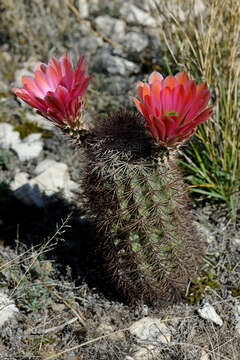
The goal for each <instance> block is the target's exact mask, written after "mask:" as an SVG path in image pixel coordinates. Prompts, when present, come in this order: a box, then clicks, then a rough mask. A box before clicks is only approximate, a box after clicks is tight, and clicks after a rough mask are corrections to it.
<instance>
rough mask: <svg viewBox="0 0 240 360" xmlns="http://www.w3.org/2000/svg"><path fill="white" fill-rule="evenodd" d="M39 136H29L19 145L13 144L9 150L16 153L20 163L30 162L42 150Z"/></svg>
mask: <svg viewBox="0 0 240 360" xmlns="http://www.w3.org/2000/svg"><path fill="white" fill-rule="evenodd" d="M41 136H42V135H41V134H40V133H35V134H30V135H28V136H27V137H25V138H24V139H23V141H21V142H19V143H15V144H14V145H12V146H11V148H12V149H13V150H14V151H15V152H16V153H17V155H18V157H19V159H20V160H21V161H25V160H31V159H34V158H36V157H38V155H39V154H40V152H41V151H42V148H43V142H42V140H41Z"/></svg>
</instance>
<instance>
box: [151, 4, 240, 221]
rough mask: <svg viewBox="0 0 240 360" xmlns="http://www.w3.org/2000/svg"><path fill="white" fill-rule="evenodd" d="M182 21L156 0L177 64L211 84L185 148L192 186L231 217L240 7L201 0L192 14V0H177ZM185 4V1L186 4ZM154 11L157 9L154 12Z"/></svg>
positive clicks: (238, 151)
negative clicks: (208, 109)
mask: <svg viewBox="0 0 240 360" xmlns="http://www.w3.org/2000/svg"><path fill="white" fill-rule="evenodd" d="M177 3H179V4H180V5H181V6H182V8H184V9H185V12H186V13H185V16H186V20H185V21H184V22H182V21H181V20H180V17H179V15H178V12H174V13H173V12H171V11H169V10H168V9H167V6H164V4H165V5H167V2H159V1H157V0H155V5H156V8H157V9H158V13H159V14H162V13H163V12H164V14H165V16H166V17H167V21H168V26H165V27H164V33H161V34H160V37H161V38H162V39H163V40H164V41H165V43H166V44H167V47H168V49H169V54H170V56H171V57H172V59H173V61H174V62H175V64H176V65H177V66H178V68H179V70H186V71H188V72H189V73H190V74H192V75H193V77H195V78H196V79H197V80H205V81H207V83H208V84H209V86H210V89H211V94H212V102H213V105H214V114H213V117H212V119H211V120H209V121H207V122H206V123H205V124H204V125H202V126H201V127H200V128H199V130H198V132H197V137H195V138H193V139H192V140H191V142H190V149H189V150H188V151H185V158H186V160H187V161H188V164H187V166H188V168H189V169H190V171H191V176H190V177H189V178H190V180H191V182H192V190H193V191H195V192H198V193H199V194H201V195H203V196H202V198H206V197H210V198H213V199H215V200H221V201H224V202H226V204H227V205H228V208H229V211H230V215H231V217H232V219H233V221H235V220H236V216H237V208H238V207H239V194H240V188H239V183H240V181H239V179H240V127H239V116H240V107H239V101H240V58H239V55H240V20H239V19H240V8H239V1H238V0H213V1H211V3H210V6H209V2H207V1H204V4H205V6H206V8H205V11H204V13H202V14H200V15H199V16H194V1H178V2H177ZM189 5H190V6H189ZM155 13H156V12H155Z"/></svg>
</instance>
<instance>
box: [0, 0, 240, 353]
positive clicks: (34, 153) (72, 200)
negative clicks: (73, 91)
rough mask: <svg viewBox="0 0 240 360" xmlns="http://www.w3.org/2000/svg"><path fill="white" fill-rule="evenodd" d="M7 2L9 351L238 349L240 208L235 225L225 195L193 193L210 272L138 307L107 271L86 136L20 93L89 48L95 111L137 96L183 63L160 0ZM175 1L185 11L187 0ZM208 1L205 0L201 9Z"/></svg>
mask: <svg viewBox="0 0 240 360" xmlns="http://www.w3.org/2000/svg"><path fill="white" fill-rule="evenodd" d="M10 3H11V2H9V3H8V2H7V1H2V2H1V4H0V7H1V10H3V12H2V13H3V15H2V16H3V17H2V19H1V20H2V21H1V22H0V24H1V25H0V34H1V37H0V64H1V66H0V170H1V172H0V327H1V331H0V360H1V359H2V360H7V359H11V360H14V359H22V360H24V359H55V358H61V359H73V360H76V359H91V360H94V359H100V360H105V359H111V360H112V359H121V360H141V359H143V360H145V359H163V360H168V359H169V360H172V359H175V360H180V359H184V360H194V359H196V360H211V359H214V360H225V359H226V360H238V359H240V281H239V271H240V264H239V253H240V214H239V215H238V218H237V223H236V225H235V226H234V225H233V224H232V223H231V221H230V220H229V219H228V214H227V210H226V208H225V206H224V205H223V204H215V205H214V206H213V205H212V204H210V203H208V202H207V201H205V202H204V203H202V204H201V205H199V204H198V205H196V204H195V203H194V202H193V203H192V210H191V211H192V212H193V213H194V216H195V219H196V225H197V228H198V231H200V232H201V233H202V235H203V238H204V239H205V243H206V252H205V260H204V265H203V269H202V273H201V276H200V277H199V279H197V280H195V282H194V284H192V285H191V287H190V288H189V290H188V293H187V294H186V297H185V299H183V301H182V302H181V303H179V304H175V305H169V306H166V307H164V308H150V307H148V306H147V305H145V304H137V305H136V306H134V307H129V306H128V305H127V304H125V303H124V302H123V301H122V299H119V298H118V297H117V294H115V293H114V290H113V289H109V287H108V286H107V284H105V283H104V281H101V276H97V274H96V273H97V269H98V266H99V264H98V261H97V260H98V259H95V258H94V257H91V246H92V244H93V239H94V234H93V233H92V231H91V229H90V227H89V225H88V222H87V220H86V216H85V213H84V204H85V201H86V199H85V198H84V193H83V192H82V190H81V181H82V180H81V173H82V169H83V160H82V154H81V149H76V148H74V147H73V145H72V144H71V143H70V142H69V141H67V139H66V138H64V137H63V135H62V134H61V133H60V132H59V131H58V130H57V129H55V128H53V127H52V126H51V124H49V123H47V122H46V121H45V120H43V119H42V118H41V117H40V116H38V115H36V114H35V112H34V111H32V110H31V109H30V108H29V107H28V106H27V105H25V104H23V103H22V102H21V103H19V101H18V100H17V99H16V98H15V97H14V95H13V94H12V93H11V88H12V87H13V86H16V87H18V86H19V87H20V86H21V77H22V75H23V74H24V75H26V74H28V73H29V74H31V71H32V70H33V68H34V66H35V64H36V62H37V61H39V60H42V61H47V58H48V56H49V55H52V54H55V55H57V56H58V55H60V54H62V53H63V52H65V51H67V52H69V53H71V56H72V58H73V60H74V61H75V62H76V60H77V58H78V56H79V55H80V54H83V53H85V54H86V56H87V59H88V63H89V73H94V78H93V80H92V83H91V85H90V87H89V91H88V95H87V99H86V112H85V117H86V119H87V121H89V122H91V120H92V119H93V118H94V117H96V116H104V114H106V113H109V112H111V111H114V110H115V109H117V108H119V107H126V106H129V107H132V106H133V105H132V101H131V98H130V95H135V94H136V89H135V87H136V82H137V80H140V79H141V80H142V79H143V78H146V76H147V74H149V72H151V71H152V70H153V69H156V70H159V71H161V72H162V73H163V74H164V75H166V74H167V73H168V69H169V66H170V65H171V69H172V70H173V71H175V68H174V66H175V65H174V63H171V64H170V63H169V61H170V60H169V58H168V57H166V54H167V51H168V50H167V46H166V45H164V44H165V43H164V42H163V41H162V42H160V40H159V39H160V38H161V31H162V29H163V28H164V27H166V26H172V27H173V29H174V25H173V24H170V23H169V22H168V20H169V19H168V16H167V14H168V13H167V12H166V11H165V10H164V9H162V12H161V13H160V14H161V16H160V15H159V16H156V11H157V10H156V3H157V4H158V5H159V7H160V5H161V3H160V2H154V1H153V0H151V1H147V0H146V1H145V0H144V1H138V0H132V1H128V2H125V1H121V0H116V1H98V0H89V1H87V0H79V1H75V3H72V2H68V1H49V2H48V4H46V3H45V2H44V1H42V2H39V3H37V2H35V1H33V2H32V4H31V6H27V2H26V3H25V1H22V2H18V3H17V4H12V5H11V4H10ZM163 3H164V4H165V2H163ZM168 9H169V10H170V11H172V12H174V13H176V12H177V14H178V18H179V21H182V23H184V21H185V20H186V19H187V14H188V10H189V9H188V7H186V2H179V1H170V3H168ZM160 10H161V9H160ZM207 11H208V9H207V6H206V3H205V2H204V1H200V0H199V1H197V0H196V1H195V2H194V3H193V6H192V9H191V16H193V17H198V16H200V14H201V16H202V17H203V18H204V16H206V15H207ZM188 15H189V14H188ZM33 19H34V20H33ZM176 52H177V50H176ZM180 70H181V69H176V71H180Z"/></svg>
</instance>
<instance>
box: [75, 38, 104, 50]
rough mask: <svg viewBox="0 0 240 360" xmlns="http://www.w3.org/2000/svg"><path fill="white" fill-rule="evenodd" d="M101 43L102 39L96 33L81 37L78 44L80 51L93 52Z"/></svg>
mask: <svg viewBox="0 0 240 360" xmlns="http://www.w3.org/2000/svg"><path fill="white" fill-rule="evenodd" d="M102 45H103V40H102V39H101V38H100V37H97V36H96V35H88V36H86V37H83V38H81V40H80V46H81V49H82V51H85V52H86V51H88V52H95V51H96V50H97V48H99V47H101V46H102Z"/></svg>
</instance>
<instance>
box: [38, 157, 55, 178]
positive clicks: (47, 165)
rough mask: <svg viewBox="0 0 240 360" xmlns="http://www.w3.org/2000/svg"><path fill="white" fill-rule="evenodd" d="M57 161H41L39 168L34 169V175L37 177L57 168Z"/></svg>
mask: <svg viewBox="0 0 240 360" xmlns="http://www.w3.org/2000/svg"><path fill="white" fill-rule="evenodd" d="M55 164H57V163H56V161H55V160H52V159H45V160H43V161H41V162H40V163H39V164H38V165H37V167H36V168H35V169H34V174H36V175H40V174H41V173H42V172H44V171H45V170H47V169H49V168H51V167H54V166H55Z"/></svg>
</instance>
